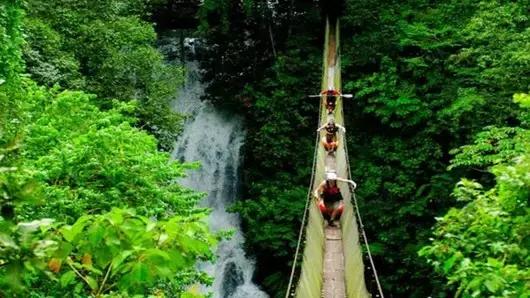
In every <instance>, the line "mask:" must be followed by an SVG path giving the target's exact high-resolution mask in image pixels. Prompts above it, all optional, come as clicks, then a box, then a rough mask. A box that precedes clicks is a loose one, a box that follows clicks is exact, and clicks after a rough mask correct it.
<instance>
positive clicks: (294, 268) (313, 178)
mask: <svg viewBox="0 0 530 298" xmlns="http://www.w3.org/2000/svg"><path fill="white" fill-rule="evenodd" d="M318 106H319V109H318V110H319V115H320V114H321V113H322V103H320V102H319V105H318ZM320 122H321V119H320V116H319V119H318V123H319V125H320ZM315 139H316V140H315V151H314V153H313V166H312V168H311V180H310V181H311V182H310V184H309V187H308V190H307V199H306V203H305V209H304V215H303V217H302V223H301V224H300V231H299V233H298V242H297V244H296V251H295V254H294V260H293V265H292V266H291V275H290V276H289V284H288V286H287V291H286V293H285V298H288V297H289V294H290V293H291V291H292V286H293V280H294V274H295V270H296V264H297V262H298V255H299V254H300V244H301V243H302V237H303V234H304V227H305V222H306V219H307V212H308V210H309V203H310V202H311V198H312V196H311V193H312V188H313V184H314V182H315V169H316V165H317V155H318V145H319V143H320V142H319V141H320V132H317V133H316V138H315Z"/></svg>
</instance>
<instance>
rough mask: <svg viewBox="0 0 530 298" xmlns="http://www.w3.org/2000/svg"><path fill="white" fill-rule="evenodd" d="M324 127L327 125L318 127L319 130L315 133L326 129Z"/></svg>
mask: <svg viewBox="0 0 530 298" xmlns="http://www.w3.org/2000/svg"><path fill="white" fill-rule="evenodd" d="M326 125H327V124H324V125H322V126H321V127H319V128H318V129H317V131H321V130H323V129H324V128H326Z"/></svg>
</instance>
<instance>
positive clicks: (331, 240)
mask: <svg viewBox="0 0 530 298" xmlns="http://www.w3.org/2000/svg"><path fill="white" fill-rule="evenodd" d="M325 236H326V244H325V252H324V276H323V277H324V284H323V287H322V297H323V298H345V297H346V288H345V285H344V253H343V251H342V232H341V230H340V227H330V226H327V227H326V228H325Z"/></svg>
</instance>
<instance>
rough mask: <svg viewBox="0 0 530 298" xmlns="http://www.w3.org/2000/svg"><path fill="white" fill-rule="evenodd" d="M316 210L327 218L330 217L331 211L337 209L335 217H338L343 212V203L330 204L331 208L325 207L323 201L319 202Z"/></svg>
mask: <svg viewBox="0 0 530 298" xmlns="http://www.w3.org/2000/svg"><path fill="white" fill-rule="evenodd" d="M318 208H319V209H320V212H322V215H327V216H331V213H333V210H335V209H338V212H337V217H340V216H341V214H342V211H343V210H344V203H342V201H337V202H335V203H332V204H331V206H330V205H328V206H326V204H324V200H320V202H318Z"/></svg>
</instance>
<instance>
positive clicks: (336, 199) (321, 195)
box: [313, 171, 357, 226]
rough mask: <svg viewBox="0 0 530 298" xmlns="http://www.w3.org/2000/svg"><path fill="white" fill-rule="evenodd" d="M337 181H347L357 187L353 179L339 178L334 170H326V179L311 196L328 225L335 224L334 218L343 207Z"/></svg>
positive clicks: (339, 213)
mask: <svg viewBox="0 0 530 298" xmlns="http://www.w3.org/2000/svg"><path fill="white" fill-rule="evenodd" d="M337 181H339V182H346V183H349V184H351V185H352V186H353V188H354V189H355V188H356V187H357V185H356V184H355V182H354V181H353V180H348V179H343V178H340V177H338V176H337V173H336V172H333V171H329V172H326V179H325V180H324V181H322V182H321V183H320V184H319V185H318V187H317V188H316V189H315V191H314V192H313V196H314V197H315V198H316V199H317V200H318V206H319V208H320V211H321V212H322V215H323V216H324V219H326V220H327V222H328V225H329V226H335V224H334V221H335V219H337V218H338V217H340V215H341V214H342V210H343V209H344V202H343V198H342V194H341V192H340V188H339V187H338V185H337Z"/></svg>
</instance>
